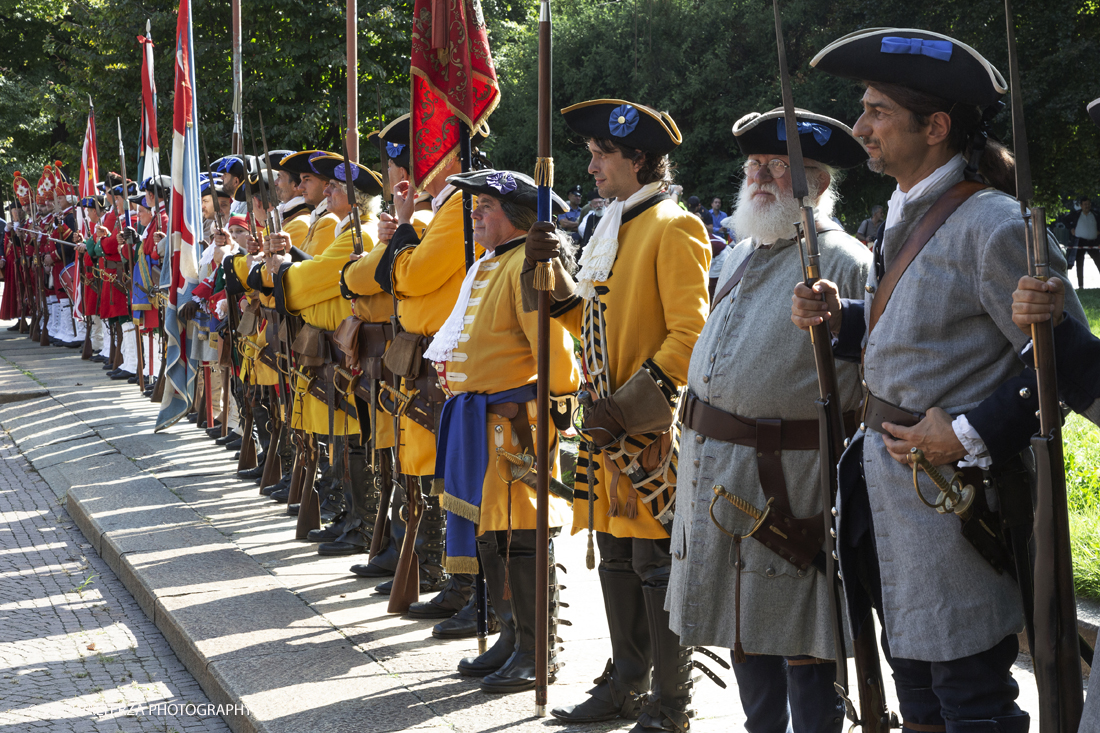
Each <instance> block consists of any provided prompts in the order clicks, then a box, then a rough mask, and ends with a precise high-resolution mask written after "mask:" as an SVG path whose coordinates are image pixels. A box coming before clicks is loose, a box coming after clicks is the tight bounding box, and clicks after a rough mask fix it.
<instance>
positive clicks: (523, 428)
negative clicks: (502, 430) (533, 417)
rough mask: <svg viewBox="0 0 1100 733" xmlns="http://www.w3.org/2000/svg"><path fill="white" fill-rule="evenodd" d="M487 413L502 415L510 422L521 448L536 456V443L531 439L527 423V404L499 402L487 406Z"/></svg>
mask: <svg viewBox="0 0 1100 733" xmlns="http://www.w3.org/2000/svg"><path fill="white" fill-rule="evenodd" d="M485 411H486V412H488V413H491V414H493V415H500V416H501V417H503V418H504V419H505V420H507V421H508V422H510V423H511V424H512V431H513V432H514V433H515V434H516V440H518V441H519V445H520V447H521V448H523V450H525V451H526V452H528V453H530V454H531V455H535V441H534V440H533V439H532V438H531V428H530V427H529V426H528V422H527V403H526V402H497V403H496V404H491V405H487V406H486V407H485Z"/></svg>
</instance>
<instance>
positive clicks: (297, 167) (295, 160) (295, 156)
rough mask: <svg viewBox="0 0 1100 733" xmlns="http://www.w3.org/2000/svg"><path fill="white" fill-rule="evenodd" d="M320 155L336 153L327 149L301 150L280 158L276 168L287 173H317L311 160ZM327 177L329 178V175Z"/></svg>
mask: <svg viewBox="0 0 1100 733" xmlns="http://www.w3.org/2000/svg"><path fill="white" fill-rule="evenodd" d="M319 155H336V153H330V152H328V151H327V150H300V151H298V152H297V153H291V154H290V155H288V156H286V157H285V158H283V159H282V160H280V161H279V164H278V166H277V167H276V168H275V170H280V171H286V172H287V173H297V174H298V175H301V174H303V173H311V174H313V175H317V171H315V170H313V167H312V166H310V164H309V161H310V159H311V158H315V157H317V156H319ZM325 177H326V178H327V177H328V176H325Z"/></svg>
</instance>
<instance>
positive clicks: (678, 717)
mask: <svg viewBox="0 0 1100 733" xmlns="http://www.w3.org/2000/svg"><path fill="white" fill-rule="evenodd" d="M667 590H668V587H667V586H664V585H661V586H649V585H646V586H642V594H643V595H644V596H645V607H646V616H647V618H648V620H649V637H650V639H651V640H652V644H653V689H652V690H651V691H650V693H649V695H647V696H646V698H645V703H644V705H643V706H642V709H641V712H640V713H639V714H638V722H637V724H635V726H634V728H633V730H632V731H631V733H643V731H677V732H678V733H683V731H686V730H687V729H688V727H689V725H690V718H691V712H690V711H689V709H688V708H689V706H690V705H691V688H692V686H693V685H694V683H693V682H692V679H691V670H692V667H693V665H692V661H691V654H692V652H693V651H694V647H690V646H681V645H680V636H679V635H678V634H677V633H676V632H674V631H672V630H671V629H669V627H668V611H666V610H665V593H666V591H667Z"/></svg>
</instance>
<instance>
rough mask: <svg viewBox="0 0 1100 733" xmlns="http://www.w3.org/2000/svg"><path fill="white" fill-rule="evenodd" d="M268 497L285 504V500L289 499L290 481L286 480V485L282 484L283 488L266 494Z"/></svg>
mask: <svg viewBox="0 0 1100 733" xmlns="http://www.w3.org/2000/svg"><path fill="white" fill-rule="evenodd" d="M276 486H278V484H276ZM268 498H270V499H273V500H275V501H277V502H279V503H280V504H286V503H287V501H289V500H290V482H289V481H288V482H287V485H286V486H284V487H283V488H281V489H276V490H275V491H272V492H271V493H270V494H269V495H268Z"/></svg>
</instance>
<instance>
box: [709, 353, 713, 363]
mask: <svg viewBox="0 0 1100 733" xmlns="http://www.w3.org/2000/svg"><path fill="white" fill-rule="evenodd" d="M710 363H711V364H713V363H714V354H711V355H710Z"/></svg>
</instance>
